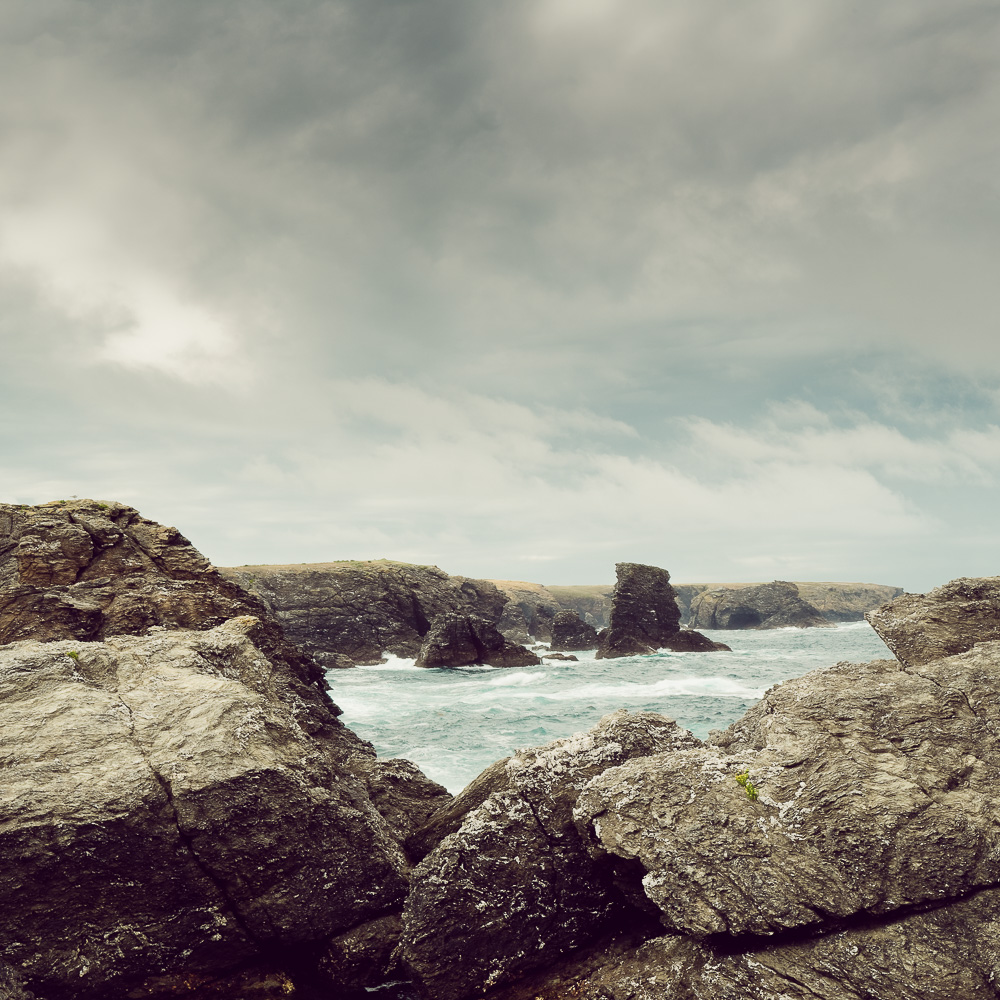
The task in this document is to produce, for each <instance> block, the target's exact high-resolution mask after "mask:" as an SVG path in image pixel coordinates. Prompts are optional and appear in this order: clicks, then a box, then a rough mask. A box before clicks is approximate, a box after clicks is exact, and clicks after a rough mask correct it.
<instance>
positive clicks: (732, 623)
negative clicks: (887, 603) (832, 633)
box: [690, 580, 830, 629]
mask: <svg viewBox="0 0 1000 1000" xmlns="http://www.w3.org/2000/svg"><path fill="white" fill-rule="evenodd" d="M690 625H691V627H692V628H712V629H744V628H752V629H768V628H788V627H790V626H794V627H795V628H827V627H829V626H830V622H829V621H828V620H827V618H826V617H825V616H824V615H823V614H822V613H821V612H820V611H819V610H818V609H817V608H815V607H813V606H812V605H811V604H809V603H808V602H807V601H804V600H802V598H801V597H800V596H799V588H798V587H797V586H796V585H795V584H794V583H788V582H787V581H785V580H775V581H774V582H773V583H762V584H760V585H759V586H756V587H740V588H738V589H729V588H723V589H719V590H710V591H706V592H704V593H702V594H699V595H697V596H696V597H695V598H694V599H693V601H692V602H691V613H690Z"/></svg>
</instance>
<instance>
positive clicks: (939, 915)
mask: <svg viewBox="0 0 1000 1000" xmlns="http://www.w3.org/2000/svg"><path fill="white" fill-rule="evenodd" d="M981 582H982V581H980V583H981ZM961 584H962V585H961V586H952V585H949V587H950V589H949V588H940V591H939V592H936V594H937V596H936V597H935V598H934V600H933V601H931V602H929V603H927V604H925V605H924V607H925V611H926V614H927V616H928V617H927V618H926V619H924V618H919V617H915V616H916V612H915V611H913V617H911V619H910V621H911V623H912V624H914V625H915V626H916V625H920V624H921V623H924V624H926V623H927V622H929V621H932V620H933V621H936V622H942V621H943V622H946V623H947V622H949V621H951V616H950V614H946V613H943V612H942V610H941V607H940V604H941V603H942V602H943V603H945V604H948V603H949V602H951V603H954V605H956V606H958V607H964V608H965V615H966V624H967V627H968V629H969V631H970V632H971V633H972V634H977V630H987V629H989V628H991V627H992V624H991V623H992V622H993V614H994V610H993V605H992V604H991V602H990V601H989V600H988V593H989V590H988V588H985V587H976V586H972V585H971V583H970V582H969V581H963V582H961ZM970 602H973V603H970ZM907 607H908V608H910V610H911V611H912V610H913V609H912V605H909V604H908V605H907ZM978 634H982V633H981V632H978ZM932 638H933V637H932ZM934 641H938V640H937V639H934ZM942 641H943V640H942ZM998 677H1000V639H998V640H993V641H989V640H987V641H980V642H979V643H978V644H976V645H975V646H974V647H973V648H971V649H968V650H966V651H964V652H960V653H958V654H955V655H951V656H943V657H938V658H935V659H932V660H930V661H928V662H923V663H910V664H909V665H906V664H902V663H900V662H899V661H896V660H881V661H875V662H872V663H867V664H849V663H841V664H837V665H836V666H835V667H831V668H829V669H826V670H819V671H814V672H813V673H811V674H807V675H806V676H804V677H802V678H799V679H797V680H793V681H787V682H785V683H783V684H780V685H778V686H776V687H775V688H772V689H771V690H770V691H769V692H768V693H767V694H766V695H765V697H764V699H763V700H762V701H761V702H760V703H759V704H758V705H757V706H755V707H754V708H753V709H751V710H750V711H749V712H748V713H747V714H746V716H745V717H744V718H743V719H742V720H740V721H739V722H737V723H734V724H733V725H732V726H730V727H729V729H727V730H726V731H724V732H717V733H713V734H712V735H711V736H710V738H709V740H708V741H707V742H701V741H698V740H696V739H694V738H693V737H691V736H690V735H689V734H684V733H682V732H680V731H678V732H677V733H671V732H670V731H669V730H668V729H666V728H664V729H662V730H660V734H661V736H663V737H669V739H670V745H669V746H667V747H665V748H664V749H662V750H658V749H657V747H656V741H655V740H653V741H652V743H650V744H648V745H647V749H646V750H645V751H641V752H638V753H634V752H631V753H629V752H627V753H626V759H624V760H621V761H618V760H613V759H612V760H606V759H605V760H603V761H602V763H601V765H599V766H594V762H595V761H596V760H597V759H599V758H600V757H601V754H602V751H603V752H606V751H607V749H608V748H609V747H610V746H611V745H612V744H615V745H618V746H621V747H625V746H626V744H627V743H628V740H627V739H622V738H621V737H619V736H618V735H617V734H614V735H613V734H612V728H613V725H619V726H623V727H624V725H625V723H626V722H629V719H630V718H631V719H637V718H638V717H625V718H624V719H621V718H620V719H619V720H617V721H614V720H615V717H610V719H606V720H604V721H603V722H602V726H601V727H599V729H598V730H595V731H592V732H591V733H590V734H586V736H584V737H582V738H581V746H580V747H579V748H577V752H576V753H567V752H566V751H567V749H568V744H569V743H570V742H571V741H560V742H559V743H557V744H553V745H552V746H551V747H545V748H540V749H539V750H537V751H535V752H534V753H535V754H536V755H537V756H536V757H535V758H534V759H532V758H531V755H530V752H523V753H522V754H519V755H517V756H516V757H515V758H512V760H511V761H506V762H502V763H501V764H500V765H494V767H493V768H491V769H489V770H488V771H487V772H486V773H484V775H483V776H482V777H481V779H479V780H477V781H476V782H473V784H472V785H470V786H469V789H467V790H466V792H465V793H463V795H462V796H459V797H458V798H456V799H454V800H452V802H451V803H449V804H448V805H447V806H446V807H445V808H444V809H443V810H441V812H440V813H439V814H437V815H436V816H434V817H432V818H431V821H430V822H429V823H428V825H427V828H426V829H428V830H430V829H433V830H434V831H435V834H437V835H440V834H441V833H447V834H448V835H447V836H446V837H445V839H444V840H442V841H441V842H440V843H439V845H438V846H437V847H436V848H434V849H433V850H431V851H430V853H429V854H428V855H427V856H426V858H425V859H424V861H423V862H422V864H421V865H420V866H419V867H418V869H417V871H416V877H415V880H414V885H413V889H412V890H411V893H410V897H409V899H408V901H407V905H406V909H405V910H404V918H403V924H404V929H403V935H402V939H401V941H402V944H401V955H402V956H403V958H404V960H405V961H406V962H407V963H408V964H409V967H410V968H411V970H412V971H413V972H414V973H415V974H416V975H418V976H419V977H421V978H422V979H423V980H424V985H425V989H426V990H427V993H428V995H429V996H430V997H432V998H434V1000H458V998H460V997H466V996H470V997H471V996H477V995H479V991H480V990H481V989H482V987H483V986H484V985H490V984H496V985H497V986H498V987H501V988H499V989H497V990H495V991H494V992H493V993H491V994H490V996H491V997H492V998H494V1000H529V998H530V1000H537V998H541V1000H563V998H567V997H573V998H574V1000H661V998H665V997H675V996H676V997H678V998H681V997H683V998H686V1000H720V998H721V1000H743V998H748V997H749V998H753V997H757V998H760V1000H772V998H775V1000H777V998H781V1000H785V998H791V1000H951V998H953V997H956V998H957V997H962V998H966V997H968V998H973V1000H980V998H981V1000H986V998H995V997H996V996H997V995H998V994H997V986H996V984H997V982H998V981H1000V933H998V932H1000V799H998V797H997V795H996V789H997V788H998V787H1000V684H998V683H997V678H998ZM649 718H650V717H649V716H646V717H644V719H649ZM652 718H655V717H652ZM664 721H666V720H664ZM612 723H613V724H612ZM649 724H650V723H647V725H649ZM629 725H630V726H632V727H634V726H635V722H629ZM633 731H634V729H633ZM518 760H524V761H525V762H526V764H527V766H523V774H522V773H521V772H520V771H519V770H518V768H517V767H516V766H515V767H512V762H516V761H518ZM525 778H530V780H525ZM553 796H556V797H558V798H559V802H560V807H559V809H558V810H556V811H554V812H553V811H549V808H548V805H547V803H548V802H549V801H550V799H551V797H553ZM567 809H568V810H569V811H570V812H571V814H572V830H571V829H570V826H569V825H568V823H567V821H566V819H565V817H566V810H567ZM560 810H561V811H560ZM552 816H556V817H557V821H556V822H551V821H550V818H551V817H552ZM532 831H534V832H532ZM539 848H540V849H539ZM581 848H582V849H583V850H584V851H585V853H586V856H587V860H586V861H584V860H581V854H580V851H581ZM525 869H527V870H525ZM578 877H581V878H582V879H583V881H584V882H585V883H586V885H588V886H589V887H590V889H589V891H590V893H591V894H592V895H589V896H588V894H587V891H584V890H582V889H581V888H580V883H578V882H577V878H578ZM561 894H566V896H567V898H568V899H569V902H563V901H562V900H563V898H564V897H563V896H562V895H561ZM602 903H603V905H604V906H617V907H618V909H617V910H616V911H615V918H614V919H615V921H617V923H614V922H613V921H612V920H611V919H610V918H609V916H608V915H609V914H610V912H611V911H610V910H608V909H602ZM560 907H565V909H566V913H567V914H568V917H567V920H566V921H565V926H568V927H570V928H572V930H571V931H570V932H569V933H566V934H563V933H562V930H561V928H562V927H563V926H564V922H563V921H561V920H560V921H557V922H556V924H555V925H554V927H555V928H557V929H556V930H553V926H550V925H548V924H545V923H544V919H543V917H542V916H541V915H542V914H545V913H549V912H551V911H553V910H556V911H560ZM560 912H561V911H560ZM650 912H652V913H655V914H656V915H657V917H658V919H659V922H660V924H661V929H659V930H656V929H650V928H649V927H648V926H646V927H643V925H642V914H644V913H645V914H648V913H650ZM579 914H583V916H579V917H578V915H579ZM615 927H618V928H619V929H625V928H631V929H630V930H628V931H627V932H625V933H619V934H618V935H617V937H614V938H612V939H611V940H598V935H600V934H607V933H609V932H611V931H612V930H613V929H614V928H615ZM664 930H665V931H666V932H667V933H666V935H664V933H663V931H664ZM644 939H645V940H644ZM574 948H576V949H578V950H577V951H576V952H575V953H571V950H572V949H574ZM556 953H558V957H557V958H556V959H555V960H554V961H553V960H552V958H551V956H552V955H554V954H556ZM543 954H548V955H549V956H550V959H549V960H550V961H551V962H552V964H551V965H549V966H547V967H545V968H544V969H542V965H543V962H542V960H541V955H543ZM533 970H537V971H533ZM505 984H506V985H505Z"/></svg>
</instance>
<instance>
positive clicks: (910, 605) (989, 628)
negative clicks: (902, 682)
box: [865, 576, 1000, 666]
mask: <svg viewBox="0 0 1000 1000" xmlns="http://www.w3.org/2000/svg"><path fill="white" fill-rule="evenodd" d="M865 617H866V618H867V619H868V622H869V624H870V625H871V627H872V628H873V629H875V631H876V632H877V633H878V635H879V638H881V640H882V641H883V642H884V643H885V644H886V645H887V646H888V647H889V649H891V650H892V652H893V654H894V655H895V656H896V657H897V658H898V659H899V660H900V662H901V663H904V664H906V665H907V666H918V665H920V664H922V663H929V662H930V661H931V660H936V659H938V658H940V657H942V656H951V655H953V654H955V653H962V652H965V650H967V649H971V648H972V647H973V646H974V645H975V644H976V643H977V642H991V641H994V640H997V639H1000V577H998V576H988V577H975V578H969V577H962V578H961V579H958V580H952V581H951V582H950V583H946V584H945V585H944V586H943V587H937V588H936V589H934V590H932V591H931V592H930V593H929V594H904V595H903V596H902V597H898V598H896V600H894V601H890V602H889V603H888V604H883V605H882V606H881V607H880V608H877V609H875V610H874V611H870V612H868V614H867V615H865Z"/></svg>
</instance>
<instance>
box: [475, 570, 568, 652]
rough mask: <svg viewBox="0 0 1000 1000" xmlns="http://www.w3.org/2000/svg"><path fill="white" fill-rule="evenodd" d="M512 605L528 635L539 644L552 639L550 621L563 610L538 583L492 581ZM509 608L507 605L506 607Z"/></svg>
mask: <svg viewBox="0 0 1000 1000" xmlns="http://www.w3.org/2000/svg"><path fill="white" fill-rule="evenodd" d="M490 582H491V583H494V584H496V586H497V587H499V588H500V590H501V591H502V592H503V594H504V596H505V597H506V598H507V600H508V601H510V602H511V603H512V604H514V605H516V606H517V607H518V608H519V609H520V611H521V614H522V616H523V617H524V620H525V622H526V624H527V629H528V634H529V635H530V636H533V637H534V638H535V639H537V640H539V641H540V642H549V641H550V640H551V639H552V619H553V618H555V616H556V615H557V614H558V613H559V612H560V611H562V610H563V608H562V607H561V606H560V604H559V602H558V601H557V600H556V599H555V597H553V595H552V594H551V593H550V592H549V590H548V588H547V587H543V586H542V585H541V584H540V583H528V582H527V581H525V580H492V581H490ZM508 607H509V605H508Z"/></svg>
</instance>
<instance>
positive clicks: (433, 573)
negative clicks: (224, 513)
mask: <svg viewBox="0 0 1000 1000" xmlns="http://www.w3.org/2000/svg"><path fill="white" fill-rule="evenodd" d="M222 572H223V573H224V574H225V575H226V576H227V578H229V579H231V580H233V581H234V582H236V583H238V584H239V585H240V586H241V587H244V588H246V589H247V590H249V591H250V592H251V593H253V594H254V595H255V596H256V597H257V598H258V599H259V600H261V601H262V602H263V603H264V604H266V605H267V607H268V608H269V609H270V611H271V612H272V613H273V614H274V615H275V617H276V618H277V619H278V620H279V621H280V622H281V624H282V626H283V627H284V629H285V632H286V634H287V635H288V637H289V639H290V640H291V641H292V642H294V643H296V644H297V645H298V646H300V647H301V648H302V649H303V650H304V651H305V652H307V653H309V654H311V655H312V656H314V657H315V658H316V659H317V660H318V661H319V662H320V663H322V664H323V665H324V666H325V667H328V668H329V667H340V666H342V665H343V661H342V660H338V659H337V657H341V658H343V657H346V658H348V659H349V660H350V661H351V662H352V663H378V662H379V661H380V660H381V658H382V656H383V654H384V653H386V652H389V653H393V654H395V655H396V656H405V657H410V656H416V655H417V653H418V652H419V650H420V646H421V644H422V642H423V640H424V636H426V634H427V631H428V629H429V628H430V623H431V622H432V621H433V620H434V619H435V618H436V617H437V616H439V615H442V614H472V615H475V616H476V617H478V618H483V619H485V620H486V621H488V622H491V623H492V624H496V623H497V622H498V621H499V619H500V616H501V614H502V613H503V609H504V605H505V604H506V602H507V597H506V596H505V595H504V594H502V593H501V592H500V591H499V590H498V589H497V588H496V587H495V586H494V585H493V584H492V583H490V582H489V581H488V580H472V579H469V578H467V577H462V576H449V575H448V574H447V573H445V572H444V571H443V570H441V569H438V567H437V566H415V565H409V564H407V563H395V562H390V561H389V560H385V559H381V560H372V561H369V562H341V563H307V564H303V565H300V566H241V567H238V568H230V569H224V570H222Z"/></svg>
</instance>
